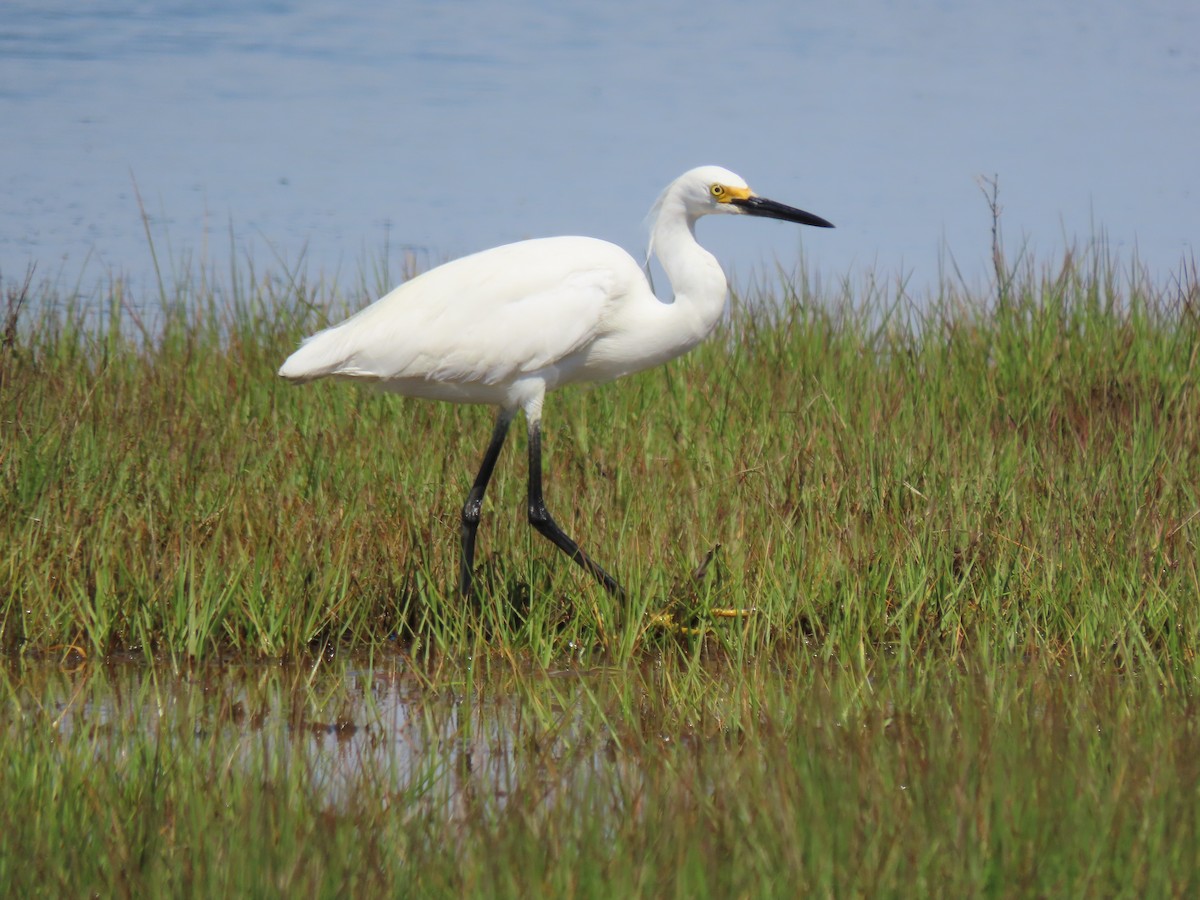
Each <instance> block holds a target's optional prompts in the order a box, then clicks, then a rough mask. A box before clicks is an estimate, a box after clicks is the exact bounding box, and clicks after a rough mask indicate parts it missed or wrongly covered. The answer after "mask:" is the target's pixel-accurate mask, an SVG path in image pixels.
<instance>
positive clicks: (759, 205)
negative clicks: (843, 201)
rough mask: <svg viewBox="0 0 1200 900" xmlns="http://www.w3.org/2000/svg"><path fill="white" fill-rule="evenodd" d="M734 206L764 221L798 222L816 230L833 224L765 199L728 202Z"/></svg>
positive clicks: (792, 207) (750, 198)
mask: <svg viewBox="0 0 1200 900" xmlns="http://www.w3.org/2000/svg"><path fill="white" fill-rule="evenodd" d="M729 202H730V203H732V204H733V205H734V206H736V207H738V208H739V209H740V210H742V212H744V213H746V214H747V215H750V216H761V217H762V218H764V219H782V220H783V221H785V222H799V223H800V224H801V225H815V226H816V227H817V228H832V227H833V223H832V222H829V221H826V220H825V219H822V218H821V217H820V216H814V215H813V214H812V213H810V212H805V211H804V210H802V209H796V207H794V206H787V205H786V204H783V203H776V202H775V201H774V200H768V199H766V198H765V197H747V198H746V199H745V200H730V201H729Z"/></svg>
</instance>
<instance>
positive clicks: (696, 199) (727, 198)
mask: <svg viewBox="0 0 1200 900" xmlns="http://www.w3.org/2000/svg"><path fill="white" fill-rule="evenodd" d="M671 195H674V196H675V197H677V198H678V199H679V201H681V202H682V204H683V206H684V209H685V210H686V211H687V217H688V219H690V220H691V221H695V220H696V219H698V218H699V217H700V216H706V215H711V214H713V213H732V214H735V215H745V216H760V217H762V218H767V219H782V220H783V221H785V222H798V223H800V224H801V225H814V226H816V227H818V228H832V227H833V225H832V224H831V223H829V222H827V221H826V220H825V219H822V218H821V217H820V216H815V215H813V214H812V213H809V212H805V211H804V210H802V209H796V208H795V207H793V206H786V205H785V204H783V203H777V202H775V201H774V200H767V199H766V198H765V197H760V196H758V194H756V193H754V191H752V190H751V189H750V186H749V185H748V184H746V182H745V180H744V179H743V178H742V177H741V176H740V175H737V174H735V173H733V172H730V171H729V170H728V169H724V168H722V167H721V166H699V167H697V168H695V169H691V170H689V171H687V172H684V173H683V174H682V175H681V176H679V177H678V178H677V179H675V181H673V182H672V183H671V185H670V187H668V188H667V190H666V191H665V192H664V193H663V198H661V199H660V201H659V204H658V206H661V205H662V202H663V200H665V199H666V198H667V197H669V196H671Z"/></svg>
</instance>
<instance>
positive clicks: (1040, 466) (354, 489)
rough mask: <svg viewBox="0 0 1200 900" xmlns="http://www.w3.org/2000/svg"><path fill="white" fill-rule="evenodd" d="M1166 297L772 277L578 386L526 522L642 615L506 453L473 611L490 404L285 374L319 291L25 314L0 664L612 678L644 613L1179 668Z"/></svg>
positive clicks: (1182, 428)
mask: <svg viewBox="0 0 1200 900" xmlns="http://www.w3.org/2000/svg"><path fill="white" fill-rule="evenodd" d="M1183 276H1184V277H1182V278H1181V279H1180V280H1179V282H1177V283H1176V284H1175V285H1174V286H1173V287H1171V288H1165V289H1163V288H1151V287H1148V286H1147V285H1148V280H1147V279H1144V278H1142V277H1135V276H1130V275H1122V274H1121V273H1120V271H1119V270H1118V268H1117V267H1116V266H1114V265H1111V264H1109V263H1107V262H1106V261H1105V260H1104V259H1103V258H1102V257H1099V256H1097V255H1096V254H1094V253H1083V254H1079V255H1068V256H1067V257H1066V258H1065V259H1064V260H1062V261H1061V263H1060V264H1059V265H1058V266H1056V267H1054V268H1053V269H1043V270H1035V269H1034V268H1033V266H1032V265H1028V266H1026V267H1024V268H1023V270H1022V271H1021V272H1020V273H1014V274H1013V275H1012V276H1011V277H1010V278H1009V279H1008V280H1007V281H1006V282H1005V285H1004V291H1003V292H1002V296H1001V299H1000V300H999V301H995V300H994V299H993V300H989V299H988V298H986V297H976V296H970V295H968V294H967V293H966V292H964V291H962V290H961V289H956V288H955V287H954V286H953V285H944V286H943V287H942V289H941V293H940V295H939V296H937V297H934V298H931V299H929V300H927V301H925V302H923V303H921V304H914V303H912V302H911V301H909V300H908V299H907V298H906V297H905V296H904V294H903V290H902V289H898V290H896V291H894V292H889V291H888V290H886V289H883V288H880V287H878V286H877V285H874V284H871V283H867V284H865V285H860V286H855V285H851V284H849V283H846V284H844V285H842V286H841V288H840V290H835V291H832V292H830V291H826V292H824V293H822V294H821V295H815V294H814V293H812V292H811V291H810V290H809V289H808V288H807V287H806V286H805V284H804V283H803V280H802V279H801V280H800V283H799V284H797V283H796V281H795V280H794V279H788V278H780V279H779V283H778V284H768V285H766V286H764V287H761V288H757V289H754V290H752V291H751V292H750V296H748V297H744V298H742V299H743V302H742V303H740V304H738V305H737V306H736V308H735V314H734V315H733V317H732V319H731V320H730V321H729V322H728V324H726V325H725V326H723V327H722V329H721V331H720V333H719V334H718V335H717V336H716V338H715V339H714V340H712V341H710V342H709V343H708V344H706V345H704V346H702V347H701V348H699V349H698V350H696V351H695V352H693V353H692V354H691V355H689V356H687V357H685V358H683V359H681V360H678V361H676V362H674V363H672V364H670V365H669V366H667V367H664V368H660V369H656V370H653V371H649V372H646V373H643V374H641V375H638V376H635V377H632V378H628V379H625V380H624V381H622V382H621V383H620V384H618V385H614V386H607V387H602V388H599V389H594V390H567V391H564V392H562V393H561V394H560V395H558V396H556V397H555V398H554V399H555V402H554V403H553V404H551V406H550V409H549V419H548V420H547V427H548V435H549V437H548V441H547V450H548V453H549V459H548V483H547V502H548V505H549V507H550V509H551V510H552V511H554V512H555V514H556V517H557V518H558V519H559V520H560V522H562V523H563V524H564V526H565V527H566V528H567V530H568V531H569V532H571V533H572V534H574V535H576V536H577V537H579V538H580V539H581V540H582V541H583V542H584V544H585V545H586V546H587V548H588V549H589V551H590V552H593V553H594V555H595V556H596V558H597V559H599V560H600V561H601V562H602V563H605V564H607V565H609V566H610V568H612V569H614V570H615V572H616V573H617V575H618V576H619V577H621V578H622V579H623V580H624V581H625V582H626V583H627V585H628V586H629V587H630V588H631V593H632V595H633V597H634V599H633V600H632V601H631V602H630V604H629V606H628V608H620V607H619V606H618V605H617V604H615V603H614V602H613V601H612V600H611V599H610V598H608V597H607V596H606V595H605V594H604V593H603V592H602V591H601V590H600V589H599V588H597V587H595V586H594V585H592V584H590V583H589V582H588V579H587V577H586V575H584V574H583V573H581V572H580V571H578V570H577V569H576V568H575V567H573V566H571V565H570V563H569V562H567V561H566V560H565V558H563V557H562V555H561V554H559V553H557V552H556V551H555V550H554V548H553V547H552V546H551V545H549V544H548V543H547V542H545V541H543V540H541V539H540V538H538V536H537V535H536V534H532V533H531V531H530V529H528V528H527V526H526V525H525V522H524V515H523V499H522V498H523V490H524V459H523V455H522V454H521V451H520V450H518V449H514V447H512V446H510V447H509V448H507V450H506V452H505V454H504V458H503V459H502V460H501V464H500V472H499V474H498V477H497V479H496V480H495V482H494V484H493V486H492V489H491V491H490V493H489V498H488V502H487V504H486V506H485V518H484V523H483V526H482V528H481V531H480V548H481V552H480V555H479V561H480V562H481V577H480V583H481V585H482V586H483V592H482V593H483V599H482V601H481V602H480V604H479V605H478V606H477V607H471V606H469V605H466V604H464V603H462V602H461V601H460V599H459V598H458V597H457V596H456V594H455V591H454V583H455V580H456V566H457V557H458V512H459V509H460V507H461V503H462V500H463V497H464V496H465V493H466V489H467V487H468V486H469V483H470V479H471V478H472V476H473V473H474V470H475V467H476V466H477V464H478V457H479V456H480V454H481V452H482V447H483V444H484V443H486V439H487V435H488V433H489V427H490V425H489V417H490V413H489V412H488V411H486V410H483V409H479V408H471V407H453V406H449V405H443V404H434V403H427V402H421V401H410V400H406V399H402V398H396V397H392V396H387V395H382V394H377V393H373V392H371V391H367V390H361V389H356V388H355V387H353V386H348V385H345V384H316V385H312V386H308V387H306V388H304V389H296V388H292V387H289V386H288V385H286V384H284V383H282V382H281V381H280V380H279V379H277V378H276V377H275V376H274V371H275V369H276V367H277V366H278V364H279V362H280V360H281V359H283V358H284V357H285V356H286V355H287V353H288V352H289V351H290V349H291V348H292V347H294V346H295V344H296V342H297V341H298V340H299V338H300V337H301V336H303V335H304V334H307V333H309V332H311V331H312V330H314V329H315V328H317V327H319V326H321V325H323V324H325V323H326V321H327V320H328V319H329V318H331V317H332V318H337V317H339V316H340V314H341V311H342V309H343V308H344V304H343V303H342V302H341V300H340V298H338V296H337V295H336V292H335V291H333V290H330V289H327V288H325V287H323V286H313V285H309V284H306V283H304V282H303V281H301V280H297V279H294V278H292V279H288V280H286V281H283V282H276V281H272V280H270V279H266V280H259V281H254V282H251V283H250V284H242V285H240V286H237V287H235V288H233V289H229V290H226V291H221V290H218V289H216V288H211V287H209V286H207V284H201V285H199V286H192V285H188V284H183V285H181V286H180V287H179V289H178V292H177V295H176V296H175V297H174V298H173V299H172V300H171V302H170V303H169V305H166V306H163V307H162V308H161V309H156V310H155V311H154V318H155V323H154V325H153V326H149V325H146V324H145V323H144V321H143V319H144V317H143V318H138V317H136V316H133V317H131V315H130V303H129V300H128V298H127V297H124V296H122V293H121V285H120V284H119V283H117V284H114V285H113V287H112V292H111V296H110V297H109V298H107V304H108V306H107V309H108V314H107V315H103V314H102V315H100V316H98V317H97V316H95V315H94V307H93V308H90V309H85V307H84V306H83V305H82V304H76V305H71V304H70V303H69V302H66V303H64V301H63V299H62V298H59V297H56V296H37V297H32V298H27V299H26V300H25V302H24V304H23V305H21V302H20V294H21V292H20V291H13V290H10V291H9V295H10V301H9V307H10V315H9V317H8V327H7V328H6V330H5V338H4V341H3V345H2V346H0V572H2V573H3V575H2V576H0V649H3V650H4V651H6V652H9V653H12V652H17V651H23V652H30V651H43V650H47V649H49V648H55V647H63V646H72V647H76V648H78V649H81V650H82V651H84V652H85V653H87V654H88V655H92V656H100V655H103V654H106V653H110V652H114V651H118V650H130V649H134V650H138V651H140V652H142V653H144V654H145V655H146V656H147V657H157V656H168V657H170V658H173V659H177V660H178V659H185V658H190V659H203V658H206V657H210V656H212V655H214V654H219V653H225V652H229V651H235V652H241V653H249V654H253V655H262V656H269V657H279V656H283V655H287V654H295V653H302V652H305V651H308V650H311V649H313V648H318V647H337V646H346V645H350V646H354V647H356V648H361V647H364V646H380V645H382V644H383V643H385V642H388V641H391V640H394V639H399V640H401V641H403V642H406V643H410V642H415V643H416V644H417V645H418V646H422V647H426V648H430V649H433V650H436V651H444V652H450V653H454V654H462V653H473V652H474V653H479V652H483V651H485V650H487V649H489V648H490V649H494V650H500V651H501V652H502V653H519V654H527V655H530V656H531V657H532V658H534V659H537V660H541V661H543V662H548V661H549V660H552V659H556V658H559V657H561V656H563V655H564V654H567V653H570V652H573V651H578V650H580V649H581V648H582V649H583V650H584V651H587V650H590V649H591V648H596V647H601V648H603V649H604V650H605V651H606V653H607V654H608V655H609V656H610V658H616V659H629V658H631V657H632V656H633V655H635V654H636V653H637V652H638V651H639V650H640V649H642V648H644V647H645V646H646V645H647V644H648V642H653V641H657V640H659V639H660V638H659V636H658V634H657V631H656V629H655V628H654V627H653V625H652V624H651V623H652V622H653V621H654V620H653V616H654V615H655V614H656V613H658V612H661V611H662V610H663V609H668V610H669V611H672V612H673V613H675V614H676V616H677V618H679V619H680V620H687V619H688V618H689V617H691V616H693V615H694V614H697V613H700V614H703V612H704V611H705V610H707V609H709V608H711V607H745V608H753V609H755V610H756V613H755V614H754V615H752V616H751V617H749V618H748V619H746V620H745V621H744V622H742V623H740V624H734V625H733V626H729V625H725V626H720V628H721V630H722V633H723V634H724V638H723V639H724V640H725V641H726V642H727V643H728V644H729V645H731V646H732V647H733V649H734V652H735V654H738V653H754V652H761V651H762V650H764V649H767V648H770V647H771V646H773V645H774V644H775V643H777V642H780V641H783V642H795V641H797V640H799V639H802V638H803V639H807V640H809V641H811V642H815V644H816V646H819V647H820V648H821V653H822V654H823V655H824V656H825V658H827V659H831V660H839V661H843V662H845V661H850V660H857V661H860V662H861V661H862V660H864V659H865V658H867V657H869V656H871V655H872V654H874V653H877V652H879V651H880V650H881V648H888V649H889V651H891V652H894V653H896V654H897V655H898V656H899V658H900V659H902V660H908V659H914V658H917V657H919V656H921V655H922V654H925V653H928V652H930V651H933V650H936V651H939V652H943V653H947V654H949V655H951V656H956V655H958V654H962V653H965V652H967V651H968V650H969V649H971V648H977V649H978V648H984V649H988V648H990V649H992V650H996V651H1004V652H1016V653H1028V652H1038V653H1049V654H1051V655H1053V656H1056V657H1059V658H1062V659H1065V660H1068V661H1071V662H1072V663H1076V664H1077V663H1082V662H1088V661H1097V660H1099V661H1106V662H1109V663H1113V664H1116V665H1118V666H1121V667H1127V668H1128V667H1132V668H1137V669H1143V668H1148V669H1151V670H1153V671H1155V672H1160V673H1162V674H1163V675H1164V676H1167V677H1169V673H1170V672H1171V671H1173V670H1177V669H1178V668H1179V667H1183V668H1184V669H1186V670H1188V671H1192V670H1193V669H1194V666H1195V659H1196V649H1197V634H1200V621H1198V616H1200V611H1198V606H1197V604H1196V603H1195V598H1196V596H1197V595H1198V594H1200V577H1198V574H1197V554H1196V552H1195V544H1196V536H1197V534H1198V533H1200V452H1198V448H1200V396H1198V387H1197V375H1198V369H1200V361H1198V358H1197V354H1198V352H1200V341H1198V340H1197V337H1198V321H1200V297H1198V295H1197V286H1196V279H1195V277H1194V272H1193V273H1191V275H1190V277H1189V276H1188V273H1187V271H1186V270H1185V271H1184V273H1183ZM351 305H356V304H351ZM331 310H333V311H332V312H331ZM89 315H90V317H89ZM513 444H517V445H519V444H520V441H514V442H513ZM717 545H719V546H720V549H719V551H718V553H717V555H716V558H715V561H714V562H713V564H712V566H710V567H709V570H708V573H707V576H706V577H705V578H704V579H703V580H702V581H701V582H698V583H697V582H694V581H693V579H692V578H691V576H690V573H691V571H692V570H693V569H694V568H695V567H696V565H697V563H698V562H700V561H701V560H702V559H704V558H705V556H706V555H707V554H708V553H709V552H710V551H711V550H712V549H713V548H714V547H716V546H717ZM701 618H703V617H702V615H701Z"/></svg>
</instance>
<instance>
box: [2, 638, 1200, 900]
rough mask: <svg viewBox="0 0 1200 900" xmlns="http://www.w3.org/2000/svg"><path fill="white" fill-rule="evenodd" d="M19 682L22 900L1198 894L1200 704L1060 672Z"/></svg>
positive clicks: (883, 668) (810, 668)
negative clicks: (54, 897) (66, 899)
mask: <svg viewBox="0 0 1200 900" xmlns="http://www.w3.org/2000/svg"><path fill="white" fill-rule="evenodd" d="M802 659H803V657H799V658H798V657H796V656H795V655H794V654H793V655H789V656H787V657H786V658H785V657H773V658H771V659H759V660H758V661H757V662H755V663H752V664H749V665H745V666H741V667H739V668H737V669H736V670H734V669H731V668H730V667H728V666H726V665H724V664H723V663H722V662H721V661H720V660H719V659H709V660H705V659H699V660H696V661H688V660H685V659H682V658H681V657H680V656H679V654H677V653H663V654H657V653H656V654H650V655H649V656H648V657H647V658H646V659H644V660H643V664H639V665H636V666H630V667H626V668H623V669H621V670H612V671H604V670H590V671H589V670H578V669H572V670H559V671H557V672H546V671H544V670H537V669H529V668H527V667H516V668H511V669H509V670H507V671H505V672H501V671H499V670H496V669H493V671H492V673H491V676H490V677H489V678H488V679H487V683H486V684H476V685H474V686H472V681H473V678H472V676H471V674H470V673H469V672H468V671H466V670H464V669H458V668H455V667H454V666H453V665H449V666H447V665H442V666H439V667H437V669H436V670H430V669H428V668H427V667H425V666H424V664H420V663H416V662H415V661H413V660H411V659H409V658H393V659H390V660H385V659H382V658H377V659H376V660H375V661H374V662H373V663H372V665H371V666H370V667H369V668H368V669H360V668H356V667H354V666H345V665H342V664H340V663H334V664H326V665H323V666H322V665H318V666H316V667H313V668H309V667H280V666H278V665H275V666H258V667H255V666H250V667H244V668H241V667H235V668H231V669H226V668H216V667H201V668H197V669H194V670H192V672H191V674H190V675H189V677H188V678H186V679H179V678H165V679H164V678H160V677H159V674H158V673H156V672H155V670H153V669H148V668H145V667H128V666H125V667H121V666H118V667H115V668H114V667H109V668H107V669H105V668H104V667H100V666H83V667H81V668H79V669H77V670H75V671H73V672H64V671H62V670H55V669H46V668H42V667H33V668H29V667H27V668H25V669H24V670H21V671H17V672H12V671H6V672H5V673H4V680H3V685H2V686H3V688H4V693H5V697H6V702H5V704H4V705H3V707H0V717H2V718H3V722H2V724H3V728H4V733H5V739H4V740H3V741H0V776H2V777H3V784H4V788H3V790H2V791H0V815H3V816H5V818H6V819H7V820H8V821H10V822H13V823H19V825H18V826H17V827H12V828H6V829H4V830H2V831H0V879H3V883H4V884H5V885H6V888H7V889H8V890H9V891H10V892H12V893H14V894H15V895H29V894H31V893H32V894H37V893H55V894H66V895H78V894H90V893H98V894H100V895H104V896H114V895H116V896H146V895H148V894H153V895H155V896H164V895H167V896H179V895H188V896H192V895H197V894H200V895H206V896H212V895H217V894H219V895H231V894H233V895H239V896H246V895H249V896H259V895H262V894H264V893H289V894H290V893H294V892H299V893H301V894H304V895H308V896H346V895H347V894H353V895H355V896H396V895H404V896H464V895H465V896H513V897H518V896H520V897H525V896H542V895H549V896H596V897H611V896H720V897H728V896H767V897H771V896H781V897H783V896H787V897H792V896H796V895H797V893H802V894H805V895H809V894H818V895H827V896H828V895H832V896H846V895H852V896H889V895H891V896H894V895H904V896H911V895H913V894H917V895H923V896H924V895H937V896H978V895H981V894H986V895H996V896H1030V895H1036V896H1045V895H1054V896H1114V897H1121V896H1128V897H1142V896H1186V895H1190V894H1191V893H1194V891H1195V889H1196V887H1197V884H1196V877H1197V876H1196V873H1197V872H1198V871H1200V850H1198V848H1200V835H1198V834H1197V809H1198V808H1200V807H1198V806H1197V803H1196V796H1197V792H1198V791H1200V767H1198V765H1197V760H1198V759H1200V730H1198V729H1197V717H1196V714H1197V709H1196V705H1195V701H1194V699H1188V698H1185V697H1184V696H1183V695H1181V694H1180V693H1179V692H1176V691H1171V690H1164V689H1162V688H1159V687H1156V686H1154V685H1152V684H1148V683H1147V681H1146V680H1144V679H1141V678H1136V677H1113V676H1112V675H1111V674H1105V673H1103V672H1079V671H1075V672H1071V671H1066V670H1063V669H1062V668H1061V667H1059V666H1058V665H1057V664H1056V663H1054V662H1052V661H1046V660H1029V661H1026V662H1024V663H1017V664H1010V665H1007V666H980V667H975V666H963V665H956V664H953V663H948V662H947V661H945V660H940V661H932V662H931V663H929V664H927V665H926V666H924V667H922V668H921V669H919V670H918V669H914V668H906V667H903V666H899V665H896V664H894V663H889V664H878V663H877V664H875V665H874V666H872V667H871V669H870V670H869V671H863V670H859V669H856V668H854V667H844V666H840V665H828V664H821V663H819V662H813V661H811V660H810V661H809V662H807V663H804V662H801V661H800V660H802Z"/></svg>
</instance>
